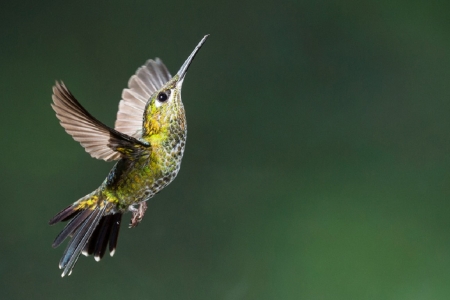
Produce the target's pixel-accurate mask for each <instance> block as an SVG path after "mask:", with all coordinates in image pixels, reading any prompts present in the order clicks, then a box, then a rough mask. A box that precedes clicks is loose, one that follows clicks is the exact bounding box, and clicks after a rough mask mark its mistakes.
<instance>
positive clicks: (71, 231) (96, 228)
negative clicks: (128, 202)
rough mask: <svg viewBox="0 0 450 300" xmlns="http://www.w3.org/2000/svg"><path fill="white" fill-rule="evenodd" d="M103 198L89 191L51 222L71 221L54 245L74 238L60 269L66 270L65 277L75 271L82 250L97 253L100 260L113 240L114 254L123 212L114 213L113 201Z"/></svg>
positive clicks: (50, 222) (85, 253)
mask: <svg viewBox="0 0 450 300" xmlns="http://www.w3.org/2000/svg"><path fill="white" fill-rule="evenodd" d="M101 197H102V196H101V194H99V193H95V192H94V193H92V194H89V195H87V196H85V197H83V198H81V199H80V200H78V201H77V202H75V203H74V204H72V205H70V206H68V207H66V208H65V209H63V210H62V211H60V212H59V213H58V214H56V216H54V217H53V218H52V219H51V220H50V221H49V224H50V225H53V224H56V223H58V222H64V221H69V222H68V223H67V225H66V227H64V229H63V230H62V231H61V232H60V233H59V235H58V236H57V237H56V238H55V241H54V242H53V244H52V247H53V248H56V247H58V246H59V245H60V244H61V243H62V242H63V241H64V240H65V239H66V238H67V237H68V236H70V238H71V239H70V241H69V243H68V245H67V248H66V250H65V251H64V254H63V256H62V258H61V260H60V262H59V268H60V269H64V271H63V273H62V274H61V276H62V277H64V276H65V275H70V273H72V269H73V267H74V266H75V263H76V262H77V260H78V257H79V256H80V254H81V253H83V254H84V255H86V256H87V255H91V254H94V257H95V260H96V261H99V260H100V259H101V258H102V257H103V255H104V254H105V251H106V246H107V244H108V242H109V251H110V254H111V256H113V255H114V252H115V250H116V246H117V238H118V236H119V229H120V223H121V220H122V213H112V212H110V211H111V207H112V204H111V203H109V202H107V201H105V200H103V199H101Z"/></svg>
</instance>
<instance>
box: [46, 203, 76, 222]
mask: <svg viewBox="0 0 450 300" xmlns="http://www.w3.org/2000/svg"><path fill="white" fill-rule="evenodd" d="M78 212H79V211H78V210H77V208H76V206H74V205H72V204H71V205H69V206H68V207H66V208H64V209H63V210H62V211H60V212H59V213H57V214H56V216H54V217H53V218H52V219H51V220H50V221H49V222H48V224H50V225H53V224H56V223H58V222H63V221H67V220H69V219H71V218H73V217H74V216H75V215H76V214H77V213H78Z"/></svg>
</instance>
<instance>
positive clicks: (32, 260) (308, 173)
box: [0, 0, 450, 300]
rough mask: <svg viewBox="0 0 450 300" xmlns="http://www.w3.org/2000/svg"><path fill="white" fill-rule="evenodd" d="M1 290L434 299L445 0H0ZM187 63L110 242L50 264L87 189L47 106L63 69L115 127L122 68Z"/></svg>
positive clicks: (448, 36) (443, 149)
mask: <svg viewBox="0 0 450 300" xmlns="http://www.w3.org/2000/svg"><path fill="white" fill-rule="evenodd" d="M0 5H1V9H0V24H1V26H0V66H1V67H0V90H1V98H2V99H1V116H2V117H1V118H0V136H1V138H2V147H1V150H0V153H1V168H0V176H1V181H0V191H1V197H0V198H1V199H0V203H1V208H2V209H1V217H0V227H1V230H0V254H1V256H0V298H1V299H224V300H234V299H236V300H237V299H407V300H414V299H427V300H429V299H449V298H450V284H449V282H450V206H449V200H450V186H449V182H450V153H449V150H450V149H449V148H450V118H449V113H450V104H449V103H450V84H449V82H450V56H449V53H450V51H449V50H450V21H449V20H450V19H449V17H448V12H449V9H450V7H449V6H450V5H449V2H448V1H406V0H404V1H402V0H397V1H392V0H389V1H328V0H323V1H252V0H245V1H236V2H232V1H203V2H201V1H198V2H188V1H170V2H167V1H108V2H106V1H97V2H93V1H84V0H83V1H69V2H68V1H66V2H58V1H3V2H2V3H1V4H0ZM207 33H209V34H211V36H210V38H209V40H208V41H207V42H206V44H205V45H204V47H203V48H202V50H201V51H200V53H199V54H198V56H197V57H196V59H195V61H194V63H193V65H192V66H191V68H190V70H189V73H188V75H187V77H186V80H185V83H184V88H183V100H184V103H185V107H186V110H187V117H188V132H189V133H188V142H187V149H186V152H185V157H184V160H183V164H182V168H181V171H180V174H179V176H178V177H177V179H176V180H175V181H174V183H172V184H171V185H170V186H169V188H166V189H165V190H164V191H163V192H161V193H160V194H158V196H157V197H155V198H154V199H152V200H151V201H150V202H149V209H148V211H147V214H146V217H145V218H144V221H143V222H142V223H141V225H139V227H137V228H136V229H133V230H129V229H128V228H127V227H126V226H125V225H126V224H127V223H128V220H129V217H130V215H127V216H126V218H124V221H125V222H124V223H125V224H122V225H124V226H122V230H121V234H120V238H119V245H118V251H117V252H116V255H115V257H114V259H111V258H110V257H109V256H107V257H105V258H104V259H103V260H102V261H101V262H100V263H97V262H95V261H94V259H93V258H85V257H81V258H80V259H79V262H78V264H77V266H76V268H75V270H74V272H73V274H72V275H71V276H70V277H68V278H64V279H61V277H60V273H61V271H60V270H59V269H58V261H59V259H60V256H61V255H62V252H63V250H64V246H62V247H60V248H58V249H56V250H55V249H52V248H51V243H52V241H53V239H54V237H55V236H56V235H57V234H58V232H59V231H60V230H61V229H62V224H58V225H55V226H53V227H50V226H48V225H47V222H48V220H49V219H50V218H51V217H52V216H53V215H54V214H55V213H56V212H58V211H59V210H60V209H62V208H64V207H65V206H67V205H68V204H69V203H71V202H73V201H75V200H77V199H78V198H80V197H82V196H84V195H85V194H87V193H89V192H90V191H92V190H93V189H94V188H96V187H97V186H98V185H99V184H100V183H101V182H102V181H103V179H104V178H105V176H106V174H107V173H108V171H109V169H110V168H111V167H112V164H111V163H105V162H103V161H98V160H95V159H92V158H91V157H90V156H89V155H88V154H86V153H85V152H84V150H83V149H82V147H81V146H80V145H79V144H78V143H76V142H74V141H73V140H72V138H71V137H70V136H69V135H67V134H66V133H65V132H64V130H63V129H62V128H61V126H60V125H59V124H58V121H57V119H56V117H55V115H54V112H53V111H52V109H51V108H50V101H51V97H50V95H51V87H52V85H53V83H54V80H55V79H63V80H64V81H65V83H66V84H67V85H68V87H69V88H70V89H71V90H72V92H73V93H74V94H75V96H76V97H77V98H78V99H79V100H80V101H81V103H82V104H83V105H84V106H85V107H86V108H87V109H88V110H89V111H90V112H91V113H92V114H93V115H94V116H96V117H97V118H99V119H100V120H102V121H104V122H105V123H106V124H109V125H113V124H114V120H115V115H116V111H117V105H118V101H119V100H120V94H121V91H122V89H123V88H125V87H126V84H127V81H128V79H129V77H130V76H131V75H132V74H134V72H135V70H136V69H137V68H138V67H139V66H141V65H142V64H143V63H144V62H145V61H146V60H147V59H149V58H154V57H161V58H162V59H163V60H164V62H165V63H166V64H167V66H168V68H169V69H170V70H171V72H172V74H174V73H176V71H177V70H178V68H179V67H180V66H181V64H182V63H183V62H184V60H185V59H186V58H187V56H188V55H189V53H190V52H191V51H192V50H193V48H194V46H195V45H196V44H197V42H198V41H199V40H200V38H201V37H202V36H203V35H204V34H207Z"/></svg>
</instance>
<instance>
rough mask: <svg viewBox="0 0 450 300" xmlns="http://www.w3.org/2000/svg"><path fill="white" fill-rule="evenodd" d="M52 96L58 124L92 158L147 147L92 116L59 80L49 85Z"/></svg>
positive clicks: (131, 154)
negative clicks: (51, 88) (51, 87)
mask: <svg viewBox="0 0 450 300" xmlns="http://www.w3.org/2000/svg"><path fill="white" fill-rule="evenodd" d="M52 99H53V103H52V108H53V110H54V111H55V112H56V117H57V118H58V119H59V121H60V123H61V126H62V127H64V129H65V130H66V132H67V133H68V134H70V135H71V136H72V137H73V139H74V140H76V141H77V142H79V143H80V144H81V146H83V147H84V148H85V150H86V152H88V153H89V154H90V155H91V156H92V157H94V158H98V159H103V160H106V161H111V160H117V159H119V158H121V156H128V157H134V156H136V155H137V154H138V153H139V152H140V151H141V150H142V149H147V150H148V148H149V147H150V145H149V144H148V143H146V142H142V141H139V140H137V139H135V138H134V137H131V136H129V135H126V134H123V133H121V132H119V131H117V130H115V129H112V128H110V127H108V126H106V125H105V124H103V123H102V122H100V121H99V120H97V119H96V118H94V117H93V116H92V115H91V114H90V113H89V112H88V111H87V110H86V109H85V108H84V107H83V106H81V104H80V103H79V102H78V101H77V99H75V97H74V96H73V95H72V94H71V93H70V91H69V90H68V89H67V88H66V86H65V85H64V83H62V82H61V83H59V82H56V84H55V86H54V87H53V95H52Z"/></svg>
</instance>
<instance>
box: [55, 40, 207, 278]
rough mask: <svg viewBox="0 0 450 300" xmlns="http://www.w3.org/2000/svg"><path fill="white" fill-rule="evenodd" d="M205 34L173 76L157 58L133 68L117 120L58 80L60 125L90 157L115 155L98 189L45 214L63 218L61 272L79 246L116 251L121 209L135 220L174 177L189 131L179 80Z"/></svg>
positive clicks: (98, 253)
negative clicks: (96, 112) (105, 117)
mask: <svg viewBox="0 0 450 300" xmlns="http://www.w3.org/2000/svg"><path fill="white" fill-rule="evenodd" d="M208 36H209V35H205V36H204V37H203V38H202V40H201V41H200V42H199V43H198V45H197V46H196V47H195V49H194V51H192V53H191V54H190V55H189V57H188V58H187V59H186V61H185V62H184V63H183V65H182V66H181V68H180V70H179V71H178V73H177V74H176V75H175V76H173V77H172V76H171V75H170V73H169V71H168V69H167V67H166V66H165V65H164V64H163V62H162V61H161V60H160V59H159V58H156V59H155V60H152V59H150V60H148V61H147V62H146V63H145V65H143V66H142V67H140V68H138V70H137V71H136V73H135V74H134V75H133V76H131V78H130V80H129V81H128V88H126V89H124V90H123V92H122V100H120V102H119V110H118V112H117V119H116V122H115V126H114V128H111V127H109V126H107V125H105V124H103V123H102V122H100V121H99V120H97V119H96V118H95V117H94V116H92V115H91V114H90V113H89V112H88V111H87V110H86V109H85V108H84V107H83V106H82V105H81V104H80V103H79V102H78V100H77V99H76V98H75V97H74V96H73V94H72V93H71V92H70V91H69V89H68V88H67V87H66V86H65V85H64V83H63V82H58V81H57V82H56V84H55V86H54V87H53V95H52V100H53V103H52V104H51V106H52V108H53V110H54V111H55V112H56V117H57V118H58V119H59V121H60V124H61V126H62V127H63V128H64V129H65V131H66V132H67V133H68V134H70V135H71V136H72V137H73V139H74V140H75V141H77V142H79V143H80V144H81V146H83V147H84V149H85V150H86V152H88V153H89V154H90V155H91V156H92V157H94V158H96V159H102V160H105V161H117V162H116V164H115V165H114V167H113V168H112V169H111V171H110V172H109V174H108V176H107V177H106V179H105V180H104V181H103V183H102V184H101V185H100V186H99V187H98V188H97V189H96V190H94V191H93V192H91V193H89V194H88V195H86V196H84V197H82V198H81V199H79V200H78V201H75V202H74V203H72V204H70V205H69V206H68V207H66V208H65V209H63V210H61V211H60V212H59V213H58V214H56V215H55V216H54V217H53V218H52V219H51V220H50V221H49V224H50V225H53V224H56V223H58V222H62V221H68V223H67V225H66V226H65V227H64V229H63V230H62V231H61V232H60V233H59V235H58V236H57V237H56V238H55V240H54V242H53V244H52V247H53V248H56V247H58V246H59V245H60V244H61V243H62V242H63V241H64V240H65V239H66V238H67V237H70V241H69V242H68V245H67V248H66V250H65V251H64V253H63V256H62V258H61V260H60V262H59V268H60V269H63V273H62V274H61V276H62V277H64V276H65V275H70V274H71V272H72V269H73V268H74V266H75V264H76V262H77V260H78V258H79V256H80V254H81V253H82V254H84V255H86V256H88V255H94V258H95V260H96V261H100V259H101V258H102V257H103V256H104V254H105V252H106V248H107V246H109V247H108V248H109V253H110V255H111V256H113V255H114V252H115V250H116V247H117V239H118V236H119V229H120V224H121V221H122V215H123V214H124V213H126V212H128V211H130V212H131V213H132V218H131V221H130V227H135V226H137V225H138V224H139V222H140V221H141V220H142V218H143V216H144V214H145V210H146V208H147V205H146V201H147V200H149V199H150V198H152V197H153V196H155V195H156V193H158V192H160V191H161V190H162V189H163V188H164V187H166V186H167V185H168V184H169V183H171V182H172V181H173V180H174V178H175V177H176V175H177V173H178V171H179V170H180V165H181V159H182V157H183V153H184V148H185V145H186V134H187V127H186V115H185V110H184V107H183V103H182V101H181V87H182V85H183V81H184V78H185V76H186V73H187V70H188V68H189V66H190V65H191V62H192V60H193V59H194V57H195V55H196V54H197V52H198V51H199V49H200V48H201V47H202V45H203V43H204V42H205V41H206V39H207V37H208Z"/></svg>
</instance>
